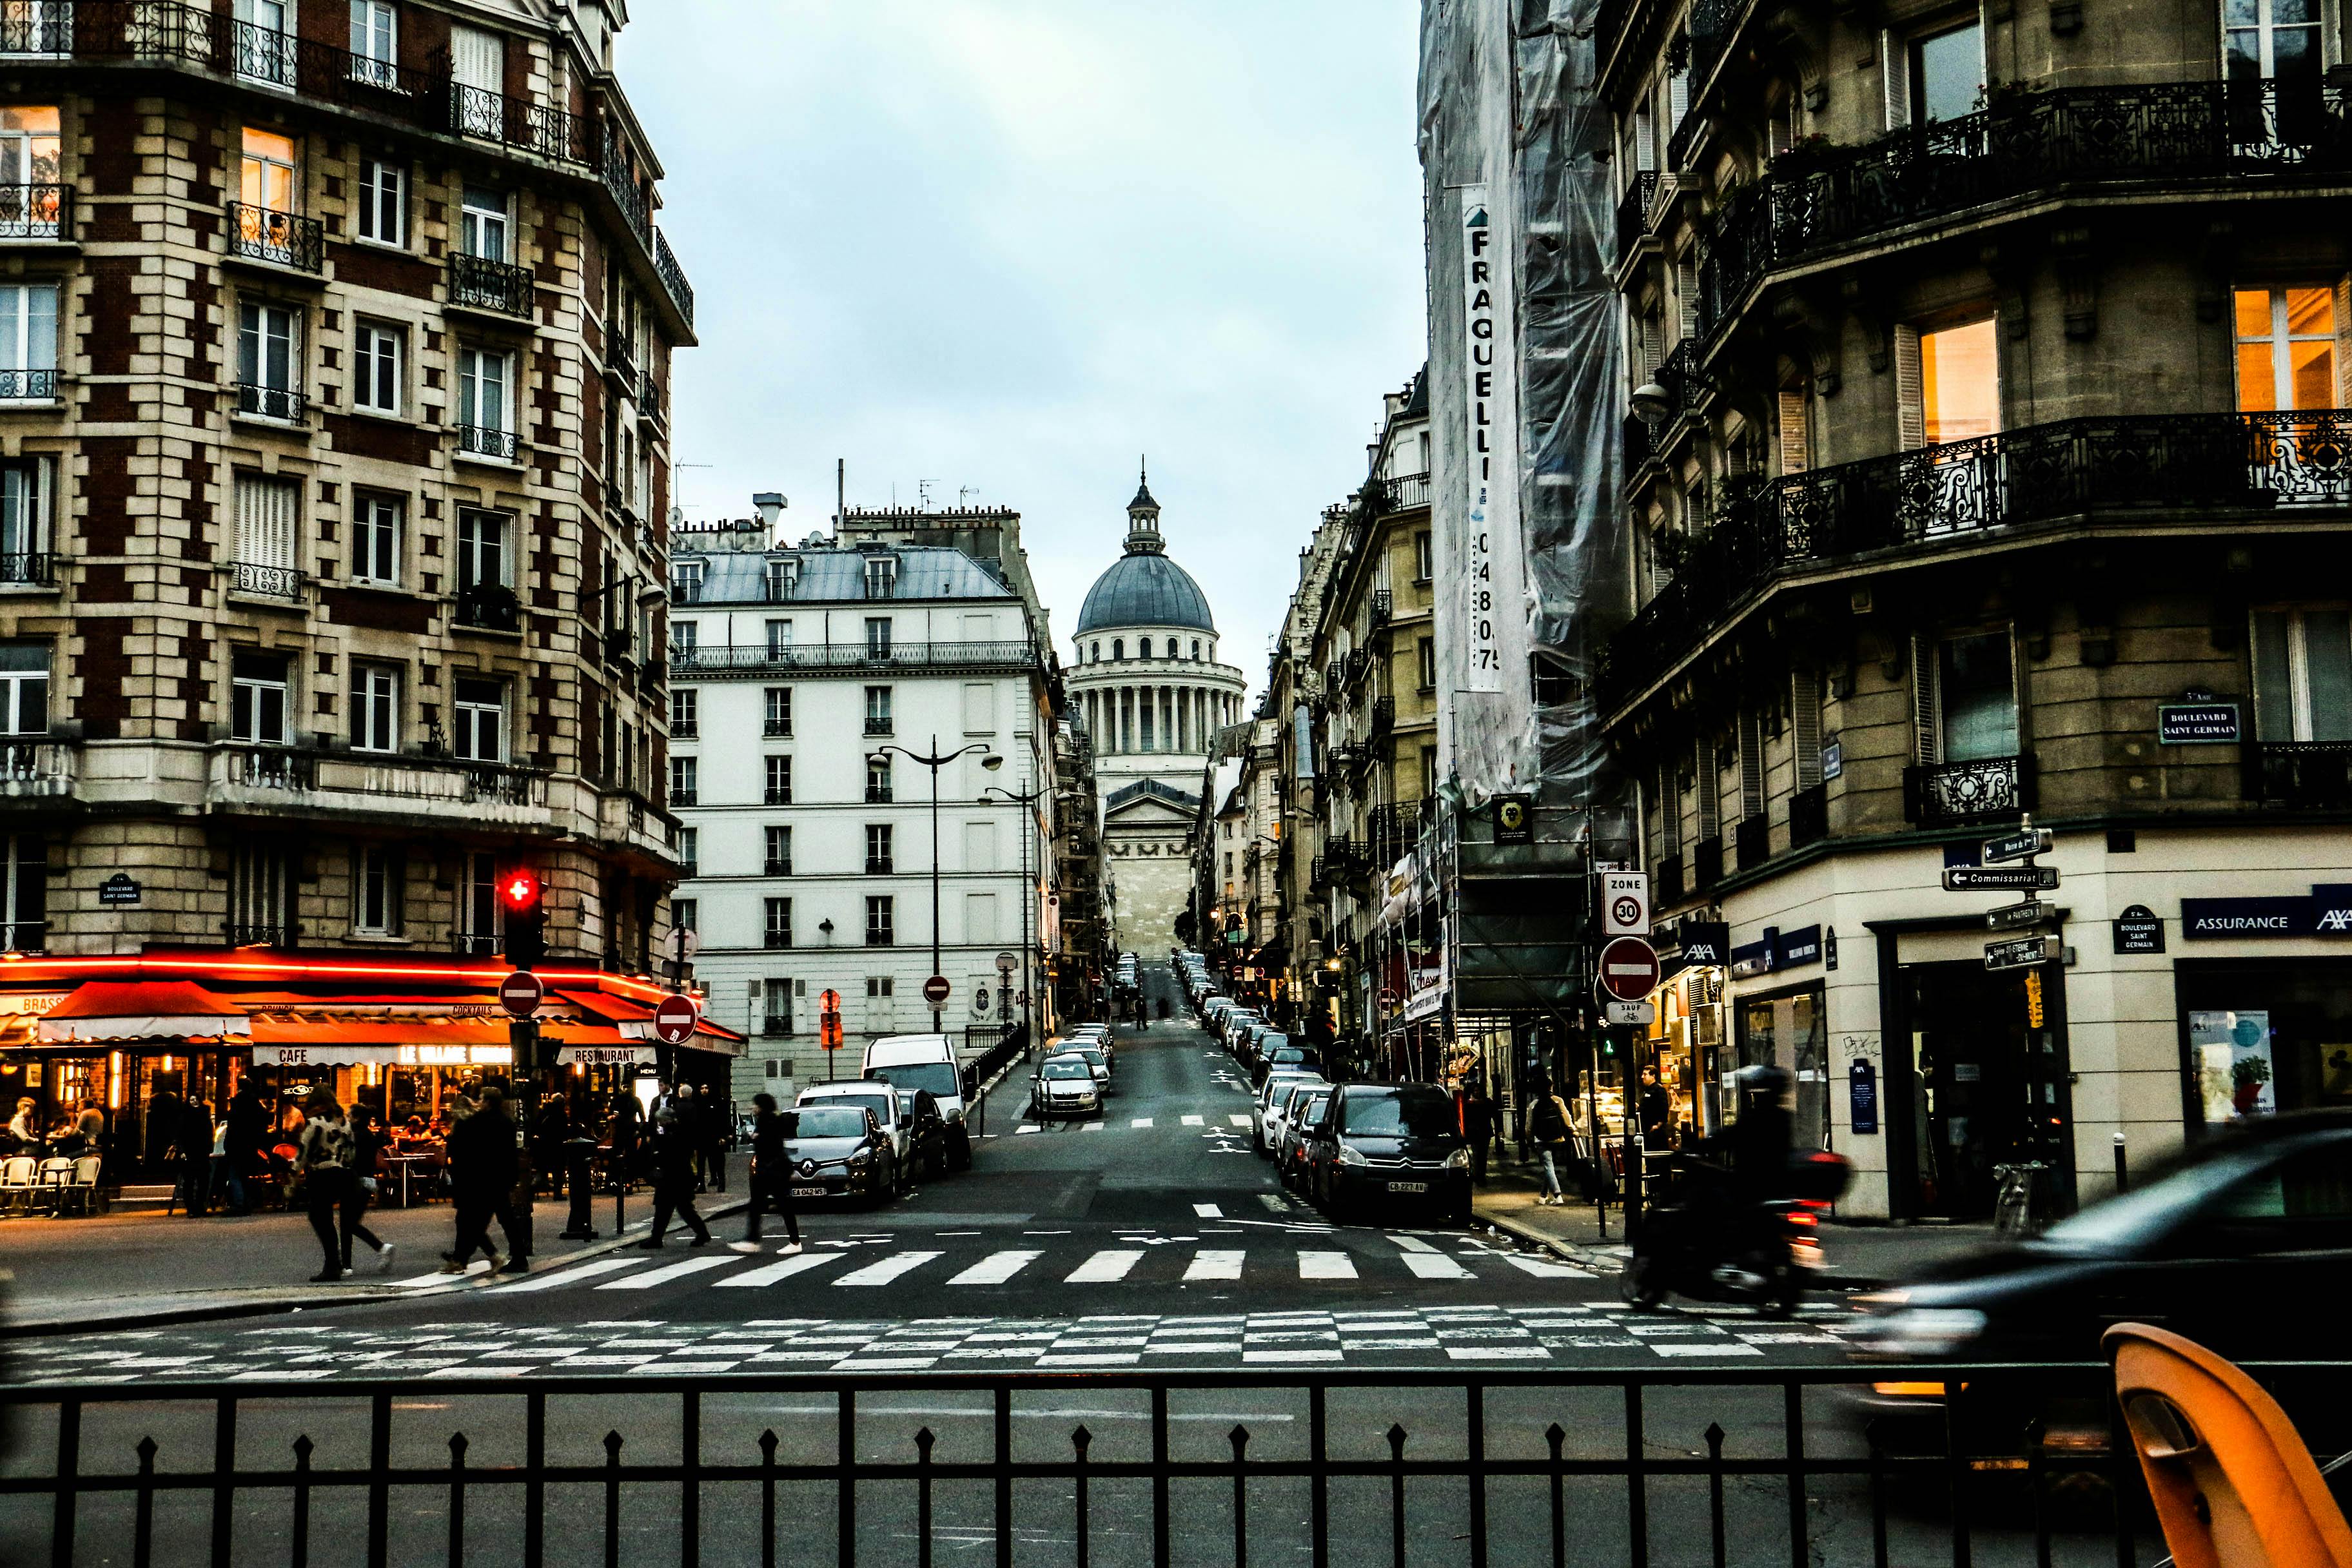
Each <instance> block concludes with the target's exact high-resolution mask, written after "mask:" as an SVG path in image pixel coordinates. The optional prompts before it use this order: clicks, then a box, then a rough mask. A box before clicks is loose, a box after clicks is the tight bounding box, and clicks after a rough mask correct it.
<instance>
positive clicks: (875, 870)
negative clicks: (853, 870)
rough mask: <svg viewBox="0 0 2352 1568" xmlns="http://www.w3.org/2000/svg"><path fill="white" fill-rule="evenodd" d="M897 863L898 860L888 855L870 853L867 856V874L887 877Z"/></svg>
mask: <svg viewBox="0 0 2352 1568" xmlns="http://www.w3.org/2000/svg"><path fill="white" fill-rule="evenodd" d="M897 864H898V862H897V861H896V860H894V859H893V858H891V857H889V856H887V855H868V856H867V857H866V875H867V876H869V877H887V876H889V875H890V874H891V868H892V867H893V866H895V865H897Z"/></svg>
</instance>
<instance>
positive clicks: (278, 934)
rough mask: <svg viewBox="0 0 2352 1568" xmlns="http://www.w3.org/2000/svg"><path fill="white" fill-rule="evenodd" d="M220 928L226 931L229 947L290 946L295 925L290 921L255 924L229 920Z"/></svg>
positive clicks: (292, 942)
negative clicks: (276, 923) (274, 923)
mask: <svg viewBox="0 0 2352 1568" xmlns="http://www.w3.org/2000/svg"><path fill="white" fill-rule="evenodd" d="M221 930H222V931H225V932H226V933H227V936H228V945H229V946H231V947H292V946H293V945H294V931H295V927H294V925H293V923H292V922H290V921H289V922H288V923H287V924H284V925H256V924H253V923H250V922H248V921H227V922H226V923H225V924H223V926H222V927H221Z"/></svg>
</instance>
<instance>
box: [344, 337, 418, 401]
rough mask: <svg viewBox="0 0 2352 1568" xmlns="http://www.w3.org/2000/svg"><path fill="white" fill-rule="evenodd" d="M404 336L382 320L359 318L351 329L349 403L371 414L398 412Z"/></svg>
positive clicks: (404, 354) (404, 358) (404, 356)
mask: <svg viewBox="0 0 2352 1568" xmlns="http://www.w3.org/2000/svg"><path fill="white" fill-rule="evenodd" d="M406 336H407V334H405V333H404V332H403V331H401V330H400V329H399V328H398V327H395V326H393V325H391V324H390V323H388V322H384V321H362V322H360V323H359V324H358V325H357V326H355V327H354V328H352V407H354V408H359V409H364V410H365V411H366V412H368V413H370V414H398V413H399V412H400V402H401V399H400V387H401V379H402V378H401V365H402V364H403V363H404V361H405V360H406V359H407V357H408V355H407V353H406V352H405V351H406V342H405V339H406Z"/></svg>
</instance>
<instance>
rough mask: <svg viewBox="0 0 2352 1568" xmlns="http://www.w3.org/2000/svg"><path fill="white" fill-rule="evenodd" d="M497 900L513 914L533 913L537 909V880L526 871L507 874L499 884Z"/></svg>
mask: <svg viewBox="0 0 2352 1568" xmlns="http://www.w3.org/2000/svg"><path fill="white" fill-rule="evenodd" d="M499 902H501V903H503V904H505V905H506V907H507V908H508V910H510V911H512V912H513V913H515V914H519V915H527V914H531V913H535V912H536V911H537V910H538V909H539V879H538V878H536V877H534V876H532V875H531V874H530V872H528V871H509V872H508V873H507V875H506V878H505V879H504V880H503V881H501V882H499Z"/></svg>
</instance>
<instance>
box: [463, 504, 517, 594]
mask: <svg viewBox="0 0 2352 1568" xmlns="http://www.w3.org/2000/svg"><path fill="white" fill-rule="evenodd" d="M506 585H507V519H506V514H504V513H503V512H495V511H473V510H464V511H460V512H458V514H457V590H458V592H460V593H467V592H470V591H474V590H478V589H482V588H503V587H505V586H506Z"/></svg>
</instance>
